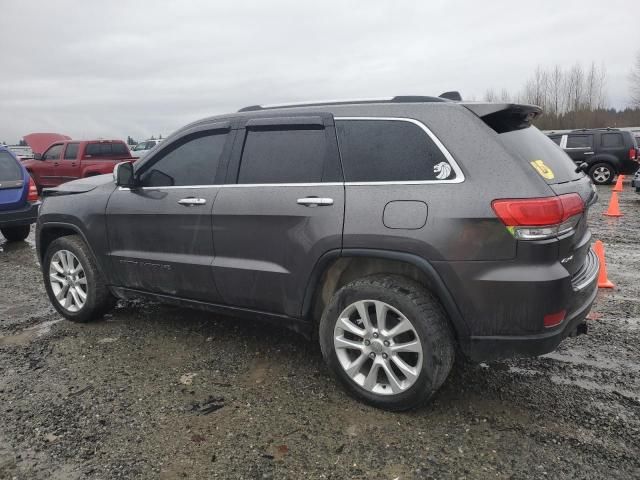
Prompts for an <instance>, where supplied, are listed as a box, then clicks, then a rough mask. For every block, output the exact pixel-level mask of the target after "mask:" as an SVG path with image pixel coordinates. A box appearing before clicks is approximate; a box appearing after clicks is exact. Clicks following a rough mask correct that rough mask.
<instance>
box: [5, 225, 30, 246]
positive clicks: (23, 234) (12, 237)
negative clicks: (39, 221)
mask: <svg viewBox="0 0 640 480" xmlns="http://www.w3.org/2000/svg"><path fill="white" fill-rule="evenodd" d="M30 231H31V225H19V226H17V227H4V228H0V232H2V235H4V238H6V239H7V240H8V241H10V242H21V241H23V240H24V239H26V238H27V237H28V236H29V232H30Z"/></svg>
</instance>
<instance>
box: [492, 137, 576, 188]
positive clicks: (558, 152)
mask: <svg viewBox="0 0 640 480" xmlns="http://www.w3.org/2000/svg"><path fill="white" fill-rule="evenodd" d="M497 138H498V141H499V142H500V143H502V145H503V146H504V147H505V149H506V150H507V151H508V152H509V153H510V154H511V155H512V156H513V157H514V158H517V159H520V160H521V161H523V162H526V163H528V164H529V165H530V166H531V168H533V169H534V170H535V171H537V172H538V174H540V176H541V177H542V178H543V179H544V180H545V181H546V182H547V183H548V184H554V183H563V182H569V181H572V180H575V179H578V178H581V177H582V176H583V175H584V174H582V173H576V166H575V164H574V163H573V160H571V158H569V155H567V154H566V153H565V152H564V150H562V149H561V148H560V147H559V146H558V145H556V144H555V143H553V142H552V141H551V139H550V138H549V137H547V136H546V135H544V134H543V133H542V132H541V131H540V130H538V129H537V128H536V127H528V128H524V129H522V130H514V131H511V132H506V133H501V134H500V135H498V137H497Z"/></svg>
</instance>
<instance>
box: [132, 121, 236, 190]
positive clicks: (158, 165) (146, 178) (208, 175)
mask: <svg viewBox="0 0 640 480" xmlns="http://www.w3.org/2000/svg"><path fill="white" fill-rule="evenodd" d="M226 141H227V133H226V132H220V131H218V132H215V133H214V132H199V133H197V134H193V135H189V136H187V137H185V138H183V139H182V140H180V141H178V142H176V143H175V144H173V145H171V146H169V147H167V150H166V151H164V152H162V151H161V152H160V153H159V159H158V160H157V161H155V158H158V156H156V157H154V163H153V164H152V165H151V166H150V167H147V168H145V170H144V172H143V173H142V175H141V180H142V185H143V186H145V187H170V186H185V185H187V186H190V185H213V184H214V181H215V176H216V172H217V171H218V165H219V164H220V158H221V157H222V152H223V150H224V146H225V143H226ZM145 167H146V165H145Z"/></svg>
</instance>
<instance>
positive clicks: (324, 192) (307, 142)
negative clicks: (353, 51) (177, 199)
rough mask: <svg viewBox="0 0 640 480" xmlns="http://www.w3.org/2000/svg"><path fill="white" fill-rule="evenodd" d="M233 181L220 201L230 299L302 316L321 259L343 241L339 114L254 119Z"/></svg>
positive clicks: (222, 267)
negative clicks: (335, 116)
mask: <svg viewBox="0 0 640 480" xmlns="http://www.w3.org/2000/svg"><path fill="white" fill-rule="evenodd" d="M227 180H228V182H229V184H227V185H225V187H224V188H222V189H221V190H220V193H219V194H218V197H217V198H216V202H215V205H214V207H213V223H214V234H213V236H214V244H215V248H216V255H215V260H214V263H213V265H214V275H215V280H216V285H217V286H218V290H219V292H220V294H221V296H222V299H223V301H224V302H225V303H226V304H228V305H233V306H237V307H243V308H248V309H254V310H260V311H266V312H270V313H276V314H286V315H289V316H298V315H299V314H300V311H301V306H302V303H303V298H304V294H305V289H306V287H307V282H308V280H309V278H310V275H311V272H312V270H313V268H314V266H315V265H316V263H317V262H318V259H319V258H320V257H321V256H322V255H323V254H324V253H326V252H328V251H334V252H339V251H340V249H341V247H342V226H343V219H344V183H343V181H342V169H341V166H340V161H339V157H338V150H337V141H336V136H335V127H334V122H333V118H332V116H331V115H318V116H310V117H289V118H259V119H252V120H249V121H248V122H247V123H246V126H245V128H243V129H241V130H239V131H238V135H237V139H236V143H235V147H234V151H233V154H232V159H231V162H230V165H229V173H228V177H227Z"/></svg>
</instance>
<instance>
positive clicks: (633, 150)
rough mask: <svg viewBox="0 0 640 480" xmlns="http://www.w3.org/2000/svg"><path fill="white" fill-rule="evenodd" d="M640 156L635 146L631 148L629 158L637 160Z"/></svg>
mask: <svg viewBox="0 0 640 480" xmlns="http://www.w3.org/2000/svg"><path fill="white" fill-rule="evenodd" d="M637 156H638V151H637V150H636V149H635V148H630V149H629V160H635V159H636V157H637Z"/></svg>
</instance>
